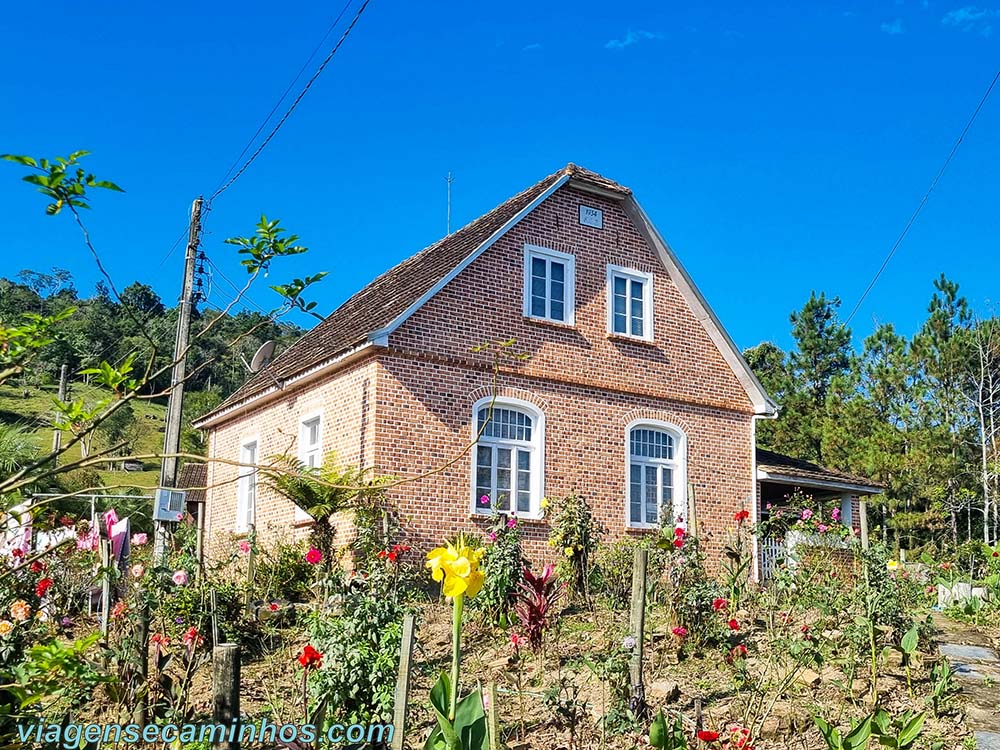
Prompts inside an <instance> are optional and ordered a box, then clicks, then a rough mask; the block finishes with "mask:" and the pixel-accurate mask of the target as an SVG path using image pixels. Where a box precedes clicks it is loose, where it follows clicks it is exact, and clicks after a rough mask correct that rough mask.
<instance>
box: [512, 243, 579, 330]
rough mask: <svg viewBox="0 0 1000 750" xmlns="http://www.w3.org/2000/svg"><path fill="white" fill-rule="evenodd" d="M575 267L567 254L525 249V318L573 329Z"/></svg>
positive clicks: (527, 247) (534, 247)
mask: <svg viewBox="0 0 1000 750" xmlns="http://www.w3.org/2000/svg"><path fill="white" fill-rule="evenodd" d="M575 286H576V263H575V259H574V258H573V256H572V255H570V254H569V253H561V252H559V251H558V250H550V249H548V248H545V247H539V246H537V245H525V246H524V314H525V315H526V316H527V317H529V318H538V319H539V320H550V321H553V322H556V323H566V324H567V325H573V318H574V304H575V300H574V297H575V294H574V288H575Z"/></svg>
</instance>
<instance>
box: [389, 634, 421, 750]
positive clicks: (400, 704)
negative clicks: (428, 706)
mask: <svg viewBox="0 0 1000 750" xmlns="http://www.w3.org/2000/svg"><path fill="white" fill-rule="evenodd" d="M415 632H416V620H414V619H413V615H406V616H405V617H404V618H403V640H402V641H401V642H400V644H399V672H398V673H397V675H396V695H395V697H394V698H393V707H392V750H403V741H404V738H405V737H406V704H407V703H408V702H409V699H410V667H411V665H412V664H413V645H414V643H415V642H416V639H415V637H414V635H415Z"/></svg>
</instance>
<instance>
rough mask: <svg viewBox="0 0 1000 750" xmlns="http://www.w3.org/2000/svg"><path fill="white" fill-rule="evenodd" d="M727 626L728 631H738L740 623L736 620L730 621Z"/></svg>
mask: <svg viewBox="0 0 1000 750" xmlns="http://www.w3.org/2000/svg"><path fill="white" fill-rule="evenodd" d="M728 625H729V629H730V630H739V629H740V623H739V622H738V621H737V620H730V621H729V623H728Z"/></svg>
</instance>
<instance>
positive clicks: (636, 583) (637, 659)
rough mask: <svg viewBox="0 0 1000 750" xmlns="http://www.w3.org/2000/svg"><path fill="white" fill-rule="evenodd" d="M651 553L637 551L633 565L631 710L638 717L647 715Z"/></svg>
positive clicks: (630, 665)
mask: <svg viewBox="0 0 1000 750" xmlns="http://www.w3.org/2000/svg"><path fill="white" fill-rule="evenodd" d="M648 562H649V553H648V552H647V551H646V550H644V549H637V550H636V551H635V560H634V561H633V564H632V607H631V613H630V616H629V631H630V632H631V633H632V637H633V638H634V639H635V647H634V648H633V649H632V661H631V663H630V664H629V681H630V683H631V685H632V700H631V701H630V703H631V708H632V711H633V713H634V714H636V716H644V715H645V713H646V688H645V686H644V685H643V682H642V653H643V634H644V631H645V629H646V567H647V565H648Z"/></svg>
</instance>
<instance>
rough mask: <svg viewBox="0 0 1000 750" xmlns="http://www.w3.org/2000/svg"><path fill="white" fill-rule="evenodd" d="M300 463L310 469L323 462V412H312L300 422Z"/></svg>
mask: <svg viewBox="0 0 1000 750" xmlns="http://www.w3.org/2000/svg"><path fill="white" fill-rule="evenodd" d="M299 463H301V464H304V465H305V466H307V467H308V468H310V469H315V468H318V467H319V466H322V464H323V415H322V414H310V415H308V416H306V417H303V418H302V421H301V422H299Z"/></svg>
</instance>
